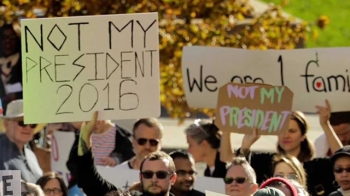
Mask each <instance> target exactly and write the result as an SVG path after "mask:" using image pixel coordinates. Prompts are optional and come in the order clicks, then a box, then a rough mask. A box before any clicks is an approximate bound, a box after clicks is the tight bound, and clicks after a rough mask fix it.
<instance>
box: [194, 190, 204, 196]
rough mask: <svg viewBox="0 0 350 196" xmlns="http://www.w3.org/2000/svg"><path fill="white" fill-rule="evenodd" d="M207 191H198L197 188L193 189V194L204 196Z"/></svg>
mask: <svg viewBox="0 0 350 196" xmlns="http://www.w3.org/2000/svg"><path fill="white" fill-rule="evenodd" d="M204 195H205V193H203V192H201V191H197V190H196V189H192V191H191V196H204Z"/></svg>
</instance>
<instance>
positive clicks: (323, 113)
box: [316, 99, 332, 126]
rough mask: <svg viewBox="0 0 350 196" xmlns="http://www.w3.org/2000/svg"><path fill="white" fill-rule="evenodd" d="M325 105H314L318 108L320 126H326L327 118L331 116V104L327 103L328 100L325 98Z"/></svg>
mask: <svg viewBox="0 0 350 196" xmlns="http://www.w3.org/2000/svg"><path fill="white" fill-rule="evenodd" d="M325 102H326V107H324V106H316V108H317V109H318V111H317V113H318V115H319V118H320V124H321V126H328V123H329V119H330V118H331V111H332V110H331V105H330V104H329V101H328V100H327V99H326V101H325Z"/></svg>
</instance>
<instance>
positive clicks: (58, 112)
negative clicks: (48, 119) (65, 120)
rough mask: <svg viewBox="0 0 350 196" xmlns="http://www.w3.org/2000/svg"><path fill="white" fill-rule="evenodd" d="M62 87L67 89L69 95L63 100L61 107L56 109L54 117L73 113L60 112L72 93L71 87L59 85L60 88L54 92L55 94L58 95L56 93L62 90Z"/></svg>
mask: <svg viewBox="0 0 350 196" xmlns="http://www.w3.org/2000/svg"><path fill="white" fill-rule="evenodd" d="M63 87H67V88H68V89H69V93H68V96H67V97H66V98H65V99H64V100H63V102H62V103H61V105H60V106H59V107H58V109H57V111H56V115H59V114H73V112H61V111H60V110H61V108H62V106H63V105H64V104H65V103H66V102H67V100H68V99H69V97H70V96H71V95H72V93H73V87H72V86H71V85H68V84H63V85H61V86H60V87H58V89H57V91H56V94H58V91H59V90H60V89H61V88H63Z"/></svg>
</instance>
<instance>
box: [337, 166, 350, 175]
mask: <svg viewBox="0 0 350 196" xmlns="http://www.w3.org/2000/svg"><path fill="white" fill-rule="evenodd" d="M333 171H334V173H338V174H340V173H343V171H346V173H350V167H347V168H334V170H333Z"/></svg>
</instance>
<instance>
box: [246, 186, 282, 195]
mask: <svg viewBox="0 0 350 196" xmlns="http://www.w3.org/2000/svg"><path fill="white" fill-rule="evenodd" d="M253 196H285V194H284V193H283V192H282V191H280V190H278V189H276V188H272V187H265V188H262V189H259V190H257V191H256V192H255V193H254V195H253Z"/></svg>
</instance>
